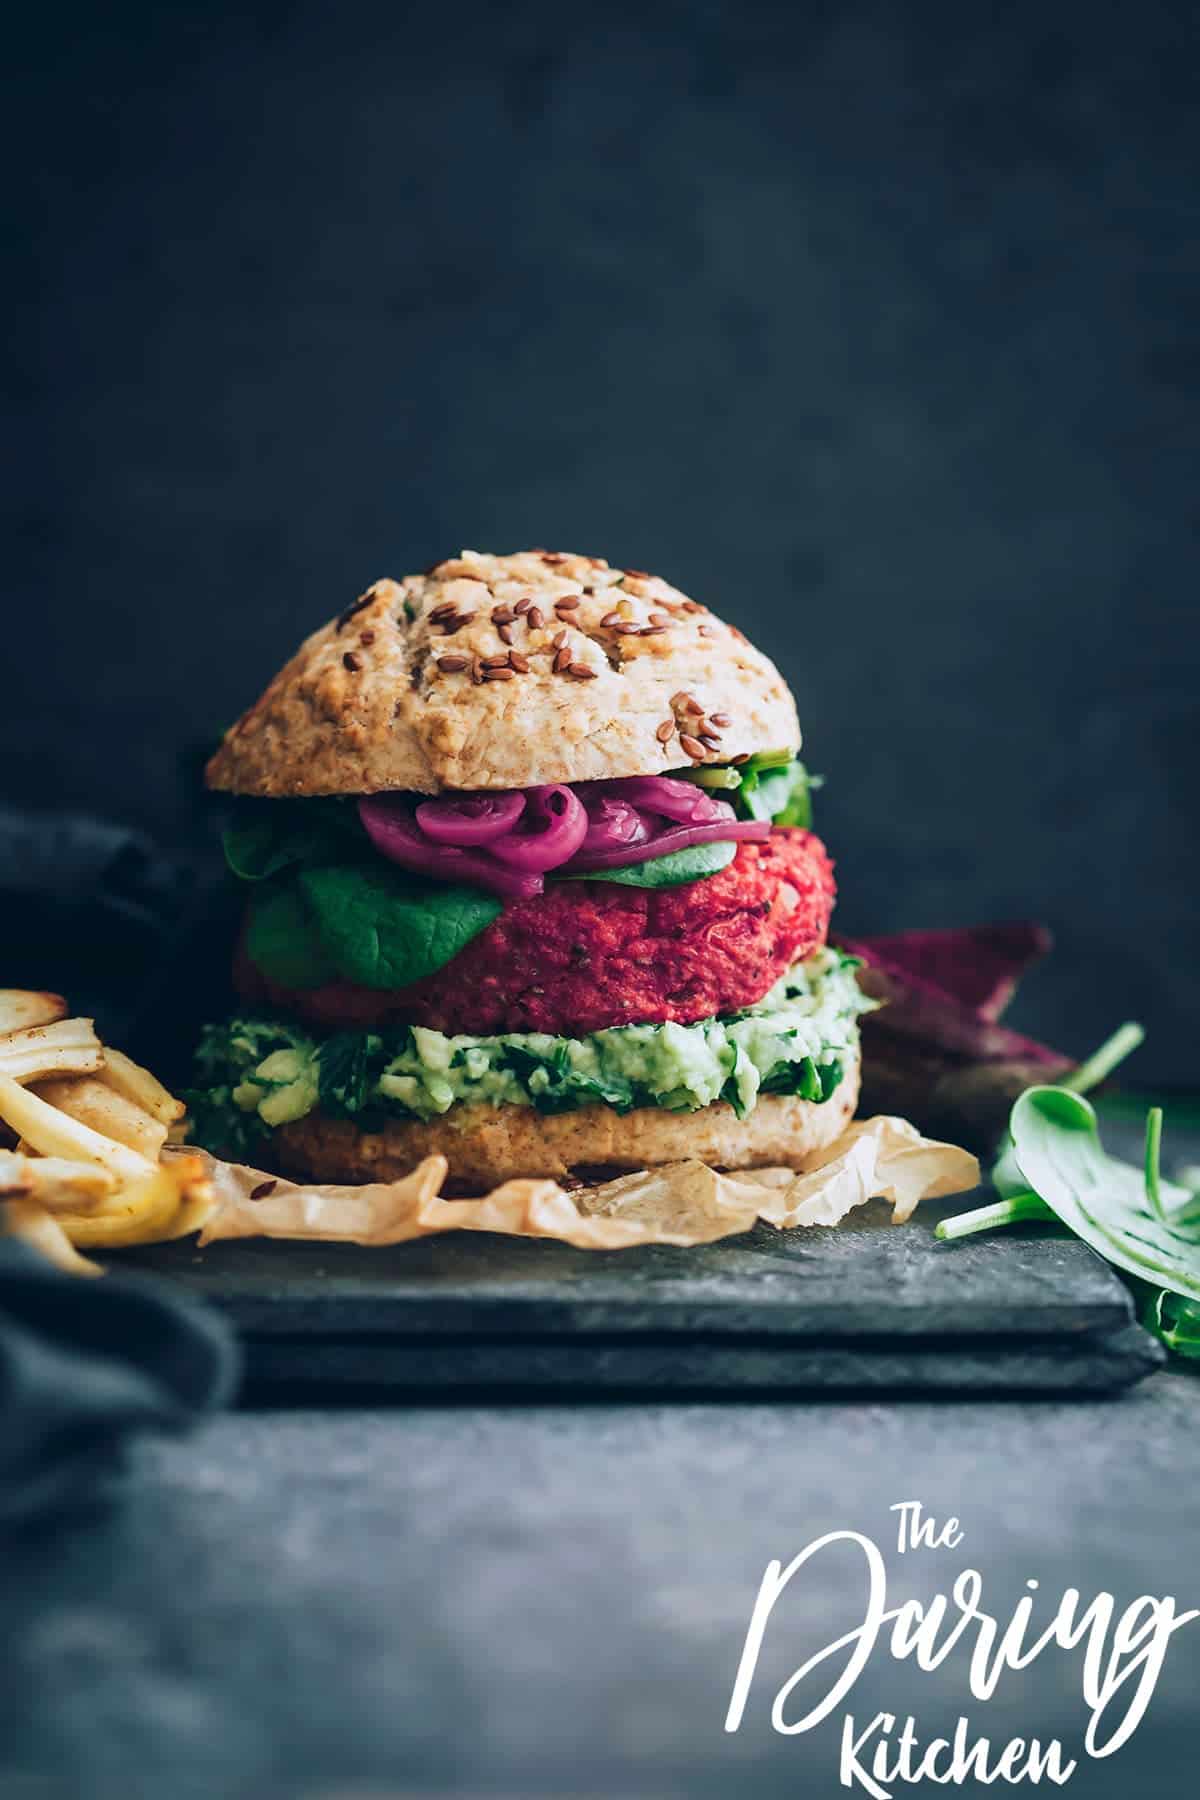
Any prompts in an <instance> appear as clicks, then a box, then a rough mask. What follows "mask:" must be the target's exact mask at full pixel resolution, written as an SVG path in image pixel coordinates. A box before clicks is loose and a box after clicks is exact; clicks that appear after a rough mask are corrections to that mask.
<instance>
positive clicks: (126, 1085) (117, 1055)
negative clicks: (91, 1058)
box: [100, 1045, 187, 1125]
mask: <svg viewBox="0 0 1200 1800" xmlns="http://www.w3.org/2000/svg"><path fill="white" fill-rule="evenodd" d="M100 1079H101V1080H102V1081H106V1082H107V1083H108V1085H109V1087H111V1088H114V1089H115V1090H116V1092H117V1093H118V1094H123V1095H124V1097H125V1099H126V1100H132V1101H133V1104H134V1105H135V1106H140V1107H141V1108H142V1110H143V1111H144V1112H148V1113H149V1114H150V1115H151V1117H152V1118H155V1119H158V1120H159V1122H160V1123H161V1124H163V1125H173V1124H174V1123H175V1122H176V1120H177V1119H182V1117H183V1115H184V1113H185V1112H186V1111H187V1108H186V1106H185V1105H184V1103H183V1101H182V1100H176V1098H175V1096H174V1094H170V1093H168V1092H167V1090H166V1088H165V1087H164V1086H163V1084H162V1082H161V1081H158V1080H157V1079H156V1078H155V1077H154V1076H153V1075H152V1074H151V1073H150V1071H149V1069H143V1068H142V1066H141V1064H140V1063H135V1062H134V1061H133V1059H132V1058H131V1057H128V1056H126V1055H125V1054H124V1052H123V1051H121V1050H113V1049H111V1048H110V1047H109V1046H108V1045H105V1049H104V1068H103V1070H102V1072H101V1077H100Z"/></svg>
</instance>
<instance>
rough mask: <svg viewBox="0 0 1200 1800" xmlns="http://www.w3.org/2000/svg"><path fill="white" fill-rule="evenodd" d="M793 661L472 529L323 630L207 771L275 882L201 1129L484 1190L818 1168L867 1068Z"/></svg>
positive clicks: (244, 942) (225, 1142)
mask: <svg viewBox="0 0 1200 1800" xmlns="http://www.w3.org/2000/svg"><path fill="white" fill-rule="evenodd" d="M799 749H800V729H799V725H798V723H797V718H796V709H795V705H794V703H793V700H792V697H791V695H790V693H789V692H788V689H787V687H786V685H785V683H784V682H783V680H782V679H781V677H780V675H779V673H778V671H777V670H776V669H775V668H774V667H773V665H772V664H771V663H770V662H769V661H768V660H767V658H766V657H765V656H763V655H761V654H760V652H759V651H757V650H755V649H754V648H753V646H752V645H751V644H749V643H748V642H747V640H746V639H745V637H743V635H742V633H741V632H740V631H738V630H737V628H736V627H735V626H732V625H726V624H724V623H722V621H721V620H719V619H718V618H716V617H715V616H714V615H713V614H712V613H711V612H709V611H708V610H707V608H706V607H704V606H702V605H701V604H700V603H699V602H698V601H695V600H692V599H689V598H688V597H687V596H686V595H685V594H682V593H680V592H679V591H678V590H677V589H676V588H674V587H672V586H670V585H669V584H668V583H667V582H665V581H663V580H660V579H659V578H658V577H656V576H652V575H648V574H646V573H645V572H644V571H642V570H638V569H619V568H612V567H610V566H609V564H608V563H607V562H605V561H604V560H603V558H599V557H591V556H575V555H568V554H564V553H560V552H554V551H547V550H530V551H525V552H522V553H520V554H517V555H511V556H490V555H482V554H478V553H476V552H474V551H466V550H465V551H463V553H462V554H461V555H460V556H457V557H453V558H451V559H450V560H449V561H446V562H442V563H439V564H438V565H437V566H436V567H434V568H432V569H430V570H429V571H428V572H427V573H426V574H423V575H410V576H407V577H406V578H405V579H404V580H402V581H399V582H396V581H390V580H386V581H377V582H375V583H374V584H373V585H372V586H371V587H369V588H368V589H367V590H366V592H365V593H363V594H361V595H359V597H358V598H357V599H356V600H355V601H354V602H353V603H352V604H351V605H349V606H347V607H346V609H345V610H344V611H343V612H342V613H340V614H339V615H338V617H337V618H335V619H333V620H332V621H331V622H330V623H329V624H327V625H325V626H324V627H322V629H320V630H319V631H317V632H315V633H314V634H313V635H312V636H311V637H310V638H308V639H307V641H306V642H305V643H304V644H303V645H302V646H301V648H300V649H299V651H298V652H297V653H296V655H295V656H294V657H293V658H292V660H291V661H290V662H289V663H288V664H287V665H286V667H285V668H283V669H282V670H281V671H280V673H279V674H278V675H277V676H276V677H275V679H274V680H273V681H272V682H271V684H270V685H269V687H268V688H267V689H266V692H265V693H264V694H263V695H262V697H261V698H260V699H259V700H258V701H256V702H255V704H254V705H253V706H252V707H251V708H250V710H249V711H248V712H246V713H245V714H244V715H243V717H242V718H240V719H239V720H238V721H237V723H236V724H235V725H234V726H233V727H232V728H231V729H230V731H229V732H228V733H227V734H226V736H225V738H224V740H223V742H222V743H221V745H220V747H219V749H218V750H217V752H216V754H215V755H214V757H213V758H212V760H211V762H210V763H209V765H208V769H207V780H208V783H209V785H210V787H212V788H213V789H215V790H217V791H218V792H220V793H222V794H224V795H228V796H230V797H231V798H230V803H229V814H228V828H227V830H226V832H225V839H224V843H225V854H226V858H227V861H228V864H229V867H230V869H231V871H232V873H233V875H234V876H235V877H236V878H237V879H238V881H239V882H241V883H242V884H243V885H244V888H245V892H246V902H247V904H246V911H245V923H244V927H243V929H242V932H241V936H240V940H239V942H238V945H237V949H236V954H235V970H234V980H235V987H236V991H237V994H238V1000H239V1010H238V1012H237V1016H236V1017H235V1018H233V1019H232V1020H230V1021H229V1022H228V1023H225V1024H222V1025H214V1026H211V1027H209V1028H208V1030H207V1031H206V1032H205V1034H204V1038H203V1041H202V1044H201V1046H200V1051H199V1058H198V1066H199V1085H198V1087H197V1089H196V1091H195V1092H194V1093H193V1095H192V1116H193V1122H194V1123H193V1135H194V1136H195V1137H197V1138H198V1140H199V1141H201V1142H204V1143H207V1144H209V1146H210V1147H211V1148H215V1149H219V1150H222V1151H224V1152H225V1153H226V1154H237V1155H240V1156H242V1157H243V1158H244V1159H245V1160H248V1161H249V1160H253V1161H255V1162H256V1163H258V1164H259V1165H260V1166H265V1167H269V1168H274V1169H277V1170H280V1171H282V1172H284V1173H286V1174H288V1175H292V1176H295V1177H299V1178H302V1179H309V1180H319V1181H333V1182H360V1181H368V1180H385V1179H393V1178H395V1177H398V1176H401V1175H403V1174H405V1173H407V1172H408V1171H409V1170H410V1169H411V1168H413V1167H414V1166H415V1165H416V1163H418V1162H419V1161H420V1160H421V1159H422V1158H423V1157H425V1156H428V1155H429V1154H431V1153H434V1152H439V1153H441V1154H443V1155H445V1157H446V1158H447V1160H448V1163H449V1168H450V1176H451V1180H452V1182H453V1183H454V1184H455V1186H456V1187H457V1190H458V1191H459V1192H465V1193H471V1192H482V1191H486V1190H487V1189H489V1188H491V1187H492V1186H494V1185H495V1184H496V1183H498V1182H501V1181H503V1180H505V1179H507V1178H509V1177H514V1176H537V1175H544V1176H551V1177H555V1178H557V1179H558V1180H560V1181H570V1180H572V1179H577V1178H584V1179H586V1178H588V1177H590V1176H593V1175H596V1174H598V1173H599V1172H601V1171H603V1172H605V1173H610V1174H611V1173H614V1172H617V1171H620V1170H623V1169H635V1168H637V1169H641V1168H648V1167H653V1166H655V1165H658V1164H663V1163H670V1162H677V1161H680V1160H684V1159H689V1158H694V1159H697V1160H699V1161H702V1162H704V1163H707V1164H709V1165H710V1166H712V1167H714V1168H721V1169H727V1170H728V1169H732V1170H736V1169H748V1168H755V1167H762V1166H767V1165H776V1166H777V1165H781V1164H782V1165H787V1166H793V1167H794V1166H799V1165H801V1164H802V1163H803V1162H804V1161H805V1160H806V1159H808V1158H809V1157H811V1156H812V1154H813V1153H814V1152H817V1151H819V1150H820V1149H822V1148H823V1147H824V1146H826V1145H827V1144H829V1143H831V1142H832V1141H833V1140H834V1139H835V1138H837V1137H838V1136H839V1134H840V1133H841V1132H842V1131H843V1129H844V1127H845V1125H846V1123H847V1121H848V1120H849V1119H850V1117H851V1116H852V1114H853V1112H854V1107H855V1103H856V1100H857V1096H858V1086H859V1046H858V1028H857V1020H858V1015H859V1013H860V1012H862V1011H863V1010H865V1008H866V1007H867V1006H868V1005H869V1004H870V1003H869V1002H868V1001H866V1000H864V999H863V997H862V995H861V994H860V991H859V988H858V985H857V983H856V980H855V974H854V968H855V964H854V960H853V959H852V958H850V957H847V956H845V955H843V954H841V953H840V952H839V951H838V950H836V949H834V948H833V947H831V946H830V945H829V943H828V929H829V918H830V912H831V909H832V906H833V899H834V882H833V872H832V867H831V864H830V860H829V857H828V855H827V854H826V851H825V848H824V846H823V844H822V843H821V841H820V839H819V838H817V837H816V836H814V835H813V833H812V831H811V830H810V829H809V827H810V823H811V820H810V798H809V790H810V786H811V783H810V780H809V777H808V775H807V773H806V771H805V768H804V765H803V764H802V763H801V762H800V760H799V756H798V752H799Z"/></svg>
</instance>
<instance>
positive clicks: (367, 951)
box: [251, 859, 501, 989]
mask: <svg viewBox="0 0 1200 1800" xmlns="http://www.w3.org/2000/svg"><path fill="white" fill-rule="evenodd" d="M297 884H298V886H299V888H300V889H301V891H302V893H303V895H304V898H305V900H306V901H307V904H308V907H309V908H310V909H311V914H312V918H313V921H314V923H315V926H316V929H317V931H318V933H319V934H320V941H321V943H322V944H323V945H324V947H325V949H326V951H327V952H328V955H329V957H330V959H331V960H332V962H333V963H334V965H335V966H336V969H337V972H338V974H340V975H341V976H342V977H343V978H344V979H345V980H346V981H354V982H357V983H358V984H359V985H360V986H362V987H369V988H382V989H390V988H402V987H408V986H410V985H411V983H412V982H414V981H420V980H421V979H422V977H423V976H426V975H432V974H434V973H435V972H436V970H438V969H440V968H443V967H444V966H445V964H446V963H448V962H449V961H450V960H451V958H452V957H455V956H457V955H458V953H459V951H460V950H462V949H464V948H465V947H466V945H467V944H469V943H470V942H471V939H472V938H475V937H478V936H479V933H480V932H481V931H485V930H486V929H487V927H488V926H489V925H490V924H491V922H492V920H493V919H494V918H496V917H497V915H498V914H499V912H500V911H501V906H500V902H499V900H497V899H496V898H495V896H494V895H492V894H487V893H484V892H483V890H482V889H480V888H468V887H448V886H445V885H443V884H441V883H433V882H426V881H421V880H420V879H419V878H418V877H416V876H412V875H406V874H404V873H403V872H402V871H401V870H399V869H395V868H392V867H391V866H389V865H388V864H386V863H384V862H383V861H382V859H381V860H380V862H379V864H378V865H370V864H359V863H341V864H334V865H332V866H330V867H326V868H317V869H303V870H301V872H300V874H299V876H298V878H297ZM251 954H252V955H253V950H251ZM255 960H256V961H257V958H255ZM260 966H261V965H260ZM310 985H311V984H310Z"/></svg>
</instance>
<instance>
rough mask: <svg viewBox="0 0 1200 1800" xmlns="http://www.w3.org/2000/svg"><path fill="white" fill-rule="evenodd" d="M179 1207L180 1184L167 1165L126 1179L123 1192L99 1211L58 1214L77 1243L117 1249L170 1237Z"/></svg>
mask: <svg viewBox="0 0 1200 1800" xmlns="http://www.w3.org/2000/svg"><path fill="white" fill-rule="evenodd" d="M179 1208H180V1191H179V1183H178V1181H177V1180H176V1179H175V1178H174V1176H173V1175H172V1174H171V1172H170V1170H169V1169H165V1168H163V1169H151V1170H149V1171H148V1172H147V1173H146V1174H144V1175H141V1176H139V1177H137V1178H135V1179H134V1180H133V1181H128V1182H123V1183H122V1185H121V1188H120V1190H119V1192H117V1193H116V1194H114V1195H113V1196H112V1197H111V1198H110V1199H108V1200H106V1201H105V1202H104V1204H103V1206H101V1207H98V1208H97V1209H96V1211H95V1212H79V1213H61V1212H60V1213H58V1214H57V1215H56V1217H57V1218H58V1221H59V1223H60V1224H61V1225H62V1228H63V1230H64V1231H65V1232H66V1233H67V1235H68V1237H69V1238H70V1240H71V1242H72V1243H73V1244H82V1245H83V1246H84V1248H85V1249H97V1250H99V1249H115V1248H117V1247H118V1246H120V1245H122V1244H152V1243H155V1242H156V1241H157V1240H158V1238H160V1237H161V1236H163V1235H164V1234H165V1235H167V1236H170V1235H171V1230H170V1227H171V1225H172V1223H173V1222H174V1220H175V1217H176V1214H177V1213H178V1212H179Z"/></svg>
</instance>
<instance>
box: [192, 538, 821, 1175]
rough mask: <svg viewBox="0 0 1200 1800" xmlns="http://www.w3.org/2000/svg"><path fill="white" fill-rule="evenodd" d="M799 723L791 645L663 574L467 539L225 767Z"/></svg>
mask: <svg viewBox="0 0 1200 1800" xmlns="http://www.w3.org/2000/svg"><path fill="white" fill-rule="evenodd" d="M799 743H800V728H799V725H798V723H797V720H796V709H795V706H794V704H793V702H792V697H791V695H790V694H789V692H788V690H787V688H786V687H785V685H784V683H783V681H782V679H781V677H780V675H779V673H778V671H777V670H776V669H775V668H774V667H773V665H772V664H771V663H770V662H768V660H767V658H766V657H765V656H762V655H761V654H760V653H759V652H758V651H757V650H755V649H754V648H753V647H752V646H751V645H750V644H748V643H747V642H746V640H745V638H744V637H743V636H742V634H741V632H739V631H738V630H736V628H735V627H733V626H730V625H725V624H723V623H722V622H721V621H720V620H719V619H717V618H715V617H714V615H713V614H712V613H710V612H708V611H707V610H706V608H704V607H703V606H701V605H700V604H699V603H698V602H697V601H695V600H689V599H688V598H687V596H686V595H684V594H681V593H679V592H678V590H677V589H675V588H673V587H671V586H669V585H668V583H667V582H665V581H661V580H659V579H658V577H657V576H652V575H646V574H645V573H643V572H642V571H640V570H634V569H625V570H621V569H611V568H609V566H608V564H607V563H606V562H604V561H603V559H602V558H598V557H590V556H569V555H563V554H560V553H558V552H554V551H549V550H528V551H524V552H522V553H521V554H519V555H515V556H483V555H480V554H478V553H477V552H475V551H473V550H464V551H463V553H462V555H461V556H457V557H454V558H452V559H451V560H450V561H449V562H444V563H439V564H438V565H437V567H436V568H434V569H431V570H430V571H429V573H428V574H426V575H409V576H406V577H405V578H404V580H403V581H400V582H395V581H377V582H375V583H374V585H373V586H372V587H370V588H368V589H367V591H366V593H364V594H362V595H361V596H360V597H359V598H358V599H357V600H356V601H354V603H353V604H352V605H351V606H348V607H347V608H346V610H345V611H344V612H343V613H342V614H341V615H340V616H339V617H338V618H337V619H335V620H332V621H331V622H330V623H329V624H328V625H325V626H323V627H322V628H321V629H320V630H319V631H317V632H314V633H313V635H312V636H311V637H310V638H308V639H307V641H306V642H305V643H304V644H302V645H301V647H300V649H299V650H298V651H297V653H296V655H295V656H294V657H293V658H292V660H291V661H290V662H289V663H288V664H287V665H286V667H285V668H283V669H282V670H281V671H280V673H279V674H278V675H277V676H276V677H275V679H274V681H272V682H271V684H270V686H269V687H268V688H267V690H266V692H265V693H264V694H263V696H262V698H261V699H259V700H258V701H256V702H255V704H254V705H253V706H252V707H251V708H250V710H249V712H247V713H245V714H243V716H242V717H241V718H240V719H239V720H238V722H237V724H236V725H234V726H233V727H232V729H231V730H230V731H229V732H228V733H227V734H226V736H225V739H224V742H223V743H222V744H221V746H220V748H219V749H218V751H217V753H216V755H215V756H214V757H213V759H212V761H211V762H210V763H209V765H208V771H207V775H208V782H209V785H210V787H214V788H218V789H221V790H223V791H225V792H229V793H235V794H258V795H265V796H270V797H284V796H299V795H313V794H363V793H378V792H382V791H384V790H386V789H398V788H402V789H408V790H410V791H415V792H419V793H427V794H431V793H438V792H440V791H441V790H442V789H478V788H520V787H532V786H534V785H536V784H538V783H541V782H549V781H594V780H602V779H615V778H618V777H623V776H629V775H657V774H662V773H663V772H664V771H666V770H668V769H677V768H680V767H681V766H683V765H685V764H687V763H688V762H693V763H706V762H714V763H722V762H729V761H730V760H731V759H732V758H733V757H736V756H740V755H745V754H748V753H750V752H753V751H755V750H795V749H797V748H798V747H799ZM547 1123H548V1121H545V1120H542V1121H540V1122H539V1128H538V1129H539V1134H544V1132H545V1127H546V1124H547ZM627 1125H628V1121H625V1126H627ZM624 1128H625V1127H624V1126H623V1128H622V1129H624ZM525 1172H526V1173H529V1171H528V1170H526V1171H525Z"/></svg>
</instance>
